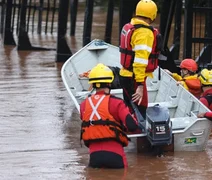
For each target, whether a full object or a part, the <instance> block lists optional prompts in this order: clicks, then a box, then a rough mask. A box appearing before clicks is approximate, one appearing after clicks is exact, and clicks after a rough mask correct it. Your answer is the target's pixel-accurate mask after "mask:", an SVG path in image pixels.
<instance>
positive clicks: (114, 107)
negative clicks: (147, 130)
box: [109, 99, 138, 132]
mask: <svg viewBox="0 0 212 180" xmlns="http://www.w3.org/2000/svg"><path fill="white" fill-rule="evenodd" d="M110 105H111V106H109V111H110V113H111V115H112V116H113V117H114V118H115V119H116V120H118V121H121V122H122V123H123V124H124V125H125V126H126V128H127V129H128V131H130V132H133V131H136V130H137V128H138V122H137V120H136V119H135V118H134V117H133V116H132V115H131V113H130V111H129V108H128V107H127V106H126V104H125V103H124V101H123V100H121V99H119V100H116V101H111V102H110Z"/></svg>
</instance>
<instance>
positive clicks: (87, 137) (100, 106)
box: [81, 94, 128, 146]
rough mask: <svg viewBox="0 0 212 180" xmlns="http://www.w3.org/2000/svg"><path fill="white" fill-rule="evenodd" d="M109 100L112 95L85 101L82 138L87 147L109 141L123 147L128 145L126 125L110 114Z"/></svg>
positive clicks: (97, 95) (96, 96) (92, 97)
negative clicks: (92, 143) (93, 143)
mask: <svg viewBox="0 0 212 180" xmlns="http://www.w3.org/2000/svg"><path fill="white" fill-rule="evenodd" d="M109 98H110V95H105V94H103V95H99V94H95V95H92V96H90V97H88V98H87V99H86V100H85V101H86V102H85V112H84V114H83V115H82V129H81V138H82V139H83V141H84V143H85V145H86V146H89V143H90V142H96V141H104V140H109V139H113V140H116V141H117V142H119V143H121V144H122V145H123V146H127V145H128V137H127V135H126V134H125V132H124V131H125V128H124V125H123V124H122V123H121V122H119V121H116V120H115V119H114V117H113V116H112V115H111V114H110V113H109V108H108V104H109Z"/></svg>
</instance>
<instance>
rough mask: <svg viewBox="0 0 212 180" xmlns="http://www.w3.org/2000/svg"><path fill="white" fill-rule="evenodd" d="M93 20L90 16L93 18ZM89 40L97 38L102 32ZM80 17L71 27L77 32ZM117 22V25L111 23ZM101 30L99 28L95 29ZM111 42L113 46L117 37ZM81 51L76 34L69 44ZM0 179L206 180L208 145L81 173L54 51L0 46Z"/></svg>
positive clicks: (83, 151) (83, 166) (81, 155)
mask: <svg viewBox="0 0 212 180" xmlns="http://www.w3.org/2000/svg"><path fill="white" fill-rule="evenodd" d="M95 18H96V16H95ZM95 18H94V20H95V21H96V22H95V24H94V29H95V28H96V27H95V26H98V25H99V24H100V28H99V29H97V30H96V31H94V32H95V33H96V34H95V33H93V34H92V38H93V37H96V38H103V35H104V33H103V32H102V31H103V29H104V26H103V25H102V23H100V22H98V19H95ZM82 19H83V18H82V16H79V17H78V23H77V26H78V28H79V29H80V30H82V21H80V20H82ZM116 22H117V21H116ZM101 25H102V26H101ZM113 37H116V38H113V39H112V42H113V44H117V42H118V40H117V36H116V35H115V33H114V35H113ZM31 38H32V41H33V43H34V44H35V45H38V44H42V45H44V46H49V47H54V45H55V41H56V36H54V35H51V36H41V37H40V36H35V35H33V37H31ZM69 43H70V46H71V47H72V49H73V50H74V51H76V50H78V49H79V48H81V45H82V31H78V33H77V34H76V36H75V37H71V38H69ZM0 44H1V45H0V118H1V119H0V147H1V148H0V179H2V180H44V179H45V180H46V179H51V180H54V179H55V180H59V179H63V180H81V179H87V180H108V179H111V180H112V179H117V180H141V179H148V180H155V179H165V180H166V179H173V180H175V179H176V180H178V179H183V180H188V179H192V180H193V179H194V180H209V179H211V174H212V139H210V140H209V142H208V146H207V147H206V151H204V152H175V153H167V154H165V156H164V157H160V158H159V157H155V156H151V155H145V154H137V153H136V152H135V148H134V146H133V144H131V145H130V147H129V148H128V149H126V152H127V158H128V163H129V167H128V168H127V169H125V170H107V169H90V168H87V163H88V158H89V157H88V150H87V148H86V147H85V146H82V147H81V144H80V140H79V136H80V134H79V129H80V119H79V115H78V113H77V111H76V109H75V108H74V105H73V103H72V102H71V100H70V98H69V96H68V93H67V91H66V90H65V87H64V85H63V83H62V80H61V75H60V70H61V67H62V65H63V64H62V63H56V62H55V51H41V52H35V51H34V52H30V51H19V52H18V51H17V50H16V47H13V46H3V45H2V41H0Z"/></svg>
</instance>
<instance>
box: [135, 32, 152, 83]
mask: <svg viewBox="0 0 212 180" xmlns="http://www.w3.org/2000/svg"><path fill="white" fill-rule="evenodd" d="M153 41H154V36H153V33H152V31H151V30H149V29H147V28H139V29H137V30H136V31H135V32H134V33H133V35H132V40H131V45H132V47H133V51H134V52H135V57H134V63H133V72H134V75H135V81H136V82H137V83H141V82H144V79H145V77H146V67H147V64H148V59H149V55H150V53H151V51H152V46H153Z"/></svg>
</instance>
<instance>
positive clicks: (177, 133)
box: [61, 39, 212, 151]
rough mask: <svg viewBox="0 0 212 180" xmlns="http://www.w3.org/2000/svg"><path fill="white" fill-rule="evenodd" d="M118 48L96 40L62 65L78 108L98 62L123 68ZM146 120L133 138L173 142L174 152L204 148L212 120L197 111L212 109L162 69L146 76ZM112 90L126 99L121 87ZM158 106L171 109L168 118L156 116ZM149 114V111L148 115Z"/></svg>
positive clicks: (156, 141)
mask: <svg viewBox="0 0 212 180" xmlns="http://www.w3.org/2000/svg"><path fill="white" fill-rule="evenodd" d="M119 57H120V54H119V49H118V47H116V46H113V45H111V44H108V43H106V42H104V41H102V40H98V39H95V40H93V41H91V42H90V43H89V44H87V45H86V46H84V47H83V48H82V49H80V50H79V51H78V52H76V53H75V54H74V55H72V56H71V57H70V58H69V59H68V60H67V61H66V62H65V63H64V65H63V67H62V69H61V76H62V80H63V83H64V85H65V88H66V90H67V91H68V94H69V95H70V98H71V100H72V101H73V103H74V105H75V107H76V109H77V110H78V112H79V110H80V108H79V105H80V103H81V102H82V101H83V100H84V99H85V98H86V97H87V96H88V95H89V94H91V93H95V91H94V90H93V89H90V85H89V84H88V77H87V74H88V73H89V71H90V70H91V69H92V68H93V67H94V66H95V65H97V64H98V63H103V64H105V65H108V66H110V67H115V68H121V65H120V59H119ZM147 89H148V100H149V104H148V109H147V119H145V120H142V121H143V125H144V131H142V133H139V134H129V135H128V136H129V137H130V138H139V137H147V138H148V140H149V142H150V143H151V145H153V146H157V145H159V146H160V145H164V144H167V145H169V144H172V145H173V148H174V151H203V150H205V148H206V146H207V142H208V139H209V135H210V132H211V128H212V122H211V121H209V120H208V119H206V118H198V117H197V114H198V113H200V112H201V113H202V112H207V111H210V110H209V109H208V108H207V107H205V106H204V105H203V104H202V103H201V102H200V101H199V100H198V99H197V98H196V97H194V96H193V95H192V94H191V93H190V92H188V91H187V90H186V89H184V88H183V87H182V86H181V85H177V83H176V81H175V80H174V79H173V78H172V77H171V76H170V75H168V74H167V73H166V72H165V71H164V70H163V69H161V68H157V69H156V70H155V71H154V78H148V79H147ZM111 93H112V94H114V95H116V96H118V97H120V98H123V94H122V89H120V88H118V89H112V90H111ZM157 107H165V108H166V109H168V114H169V117H168V118H167V117H165V118H164V119H163V117H164V116H160V117H159V116H155V115H154V110H155V109H157ZM148 113H149V114H148Z"/></svg>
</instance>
